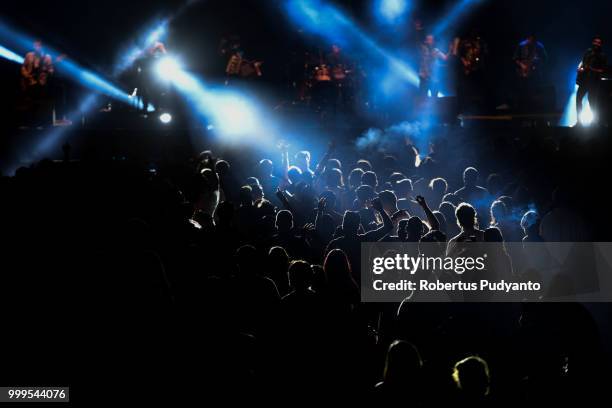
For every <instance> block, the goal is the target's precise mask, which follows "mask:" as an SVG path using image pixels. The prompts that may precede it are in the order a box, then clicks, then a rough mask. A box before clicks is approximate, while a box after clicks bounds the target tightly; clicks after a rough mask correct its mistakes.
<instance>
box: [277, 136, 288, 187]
mask: <svg viewBox="0 0 612 408" xmlns="http://www.w3.org/2000/svg"><path fill="white" fill-rule="evenodd" d="M278 147H279V149H280V151H281V167H282V172H283V174H282V176H281V181H280V183H279V188H285V187H287V186H288V185H289V146H288V145H287V144H285V143H283V142H280V144H279V145H278ZM277 195H278V193H277Z"/></svg>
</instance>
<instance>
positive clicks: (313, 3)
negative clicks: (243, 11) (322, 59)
mask: <svg viewBox="0 0 612 408" xmlns="http://www.w3.org/2000/svg"><path fill="white" fill-rule="evenodd" d="M285 11H286V13H287V14H288V16H289V17H290V18H291V19H292V20H293V21H294V23H295V24H296V25H297V26H300V27H302V28H304V29H305V30H308V31H309V32H311V33H314V34H316V35H318V36H320V37H322V38H323V39H325V40H326V41H327V42H328V43H329V44H338V45H340V46H341V47H342V48H343V49H344V50H345V52H346V53H347V54H355V55H357V54H360V55H364V56H366V57H365V60H367V63H369V64H371V65H372V66H373V67H374V68H377V69H382V70H388V71H389V72H391V73H392V74H393V77H394V80H396V81H402V82H405V81H407V82H408V83H410V84H411V85H414V86H418V84H419V77H418V74H417V73H416V71H415V70H414V69H412V67H410V65H409V64H407V63H406V62H405V61H403V60H402V59H401V58H399V57H398V56H396V55H394V53H393V52H391V51H389V50H387V49H385V48H384V47H382V46H381V45H380V44H378V43H377V42H376V41H375V40H374V39H373V38H372V37H371V36H370V35H368V34H367V33H366V32H365V31H364V30H363V29H361V28H360V27H359V25H358V24H356V22H355V21H353V20H352V19H351V18H349V17H348V16H347V15H346V14H345V13H344V12H342V10H340V9H338V8H337V7H334V6H332V5H331V4H328V3H325V2H323V1H320V0H289V1H287V3H286V5H285ZM362 59H363V58H362ZM381 63H382V65H381Z"/></svg>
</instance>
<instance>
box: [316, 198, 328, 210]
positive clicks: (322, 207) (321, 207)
mask: <svg viewBox="0 0 612 408" xmlns="http://www.w3.org/2000/svg"><path fill="white" fill-rule="evenodd" d="M326 205H327V200H326V199H325V198H323V197H321V198H320V199H319V202H318V203H317V211H319V212H323V211H324V210H325V206H326Z"/></svg>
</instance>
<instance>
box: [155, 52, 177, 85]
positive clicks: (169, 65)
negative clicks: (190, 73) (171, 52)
mask: <svg viewBox="0 0 612 408" xmlns="http://www.w3.org/2000/svg"><path fill="white" fill-rule="evenodd" d="M156 68H157V75H159V76H160V78H162V79H165V80H167V81H172V80H174V79H175V78H177V77H178V76H179V75H180V74H181V73H182V71H181V67H180V65H179V63H178V62H177V61H176V60H175V59H174V58H172V57H164V58H162V59H161V61H159V62H158V63H157V67H156Z"/></svg>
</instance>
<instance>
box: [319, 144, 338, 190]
mask: <svg viewBox="0 0 612 408" xmlns="http://www.w3.org/2000/svg"><path fill="white" fill-rule="evenodd" d="M335 148H336V144H335V143H334V141H333V140H332V141H331V142H329V145H328V147H327V151H326V152H325V155H323V157H322V158H321V160H319V162H318V163H317V167H315V171H314V180H316V179H318V178H319V176H321V174H322V173H323V170H324V169H325V166H326V165H327V162H328V161H329V159H330V158H331V155H332V153H333V151H334V149H335Z"/></svg>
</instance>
